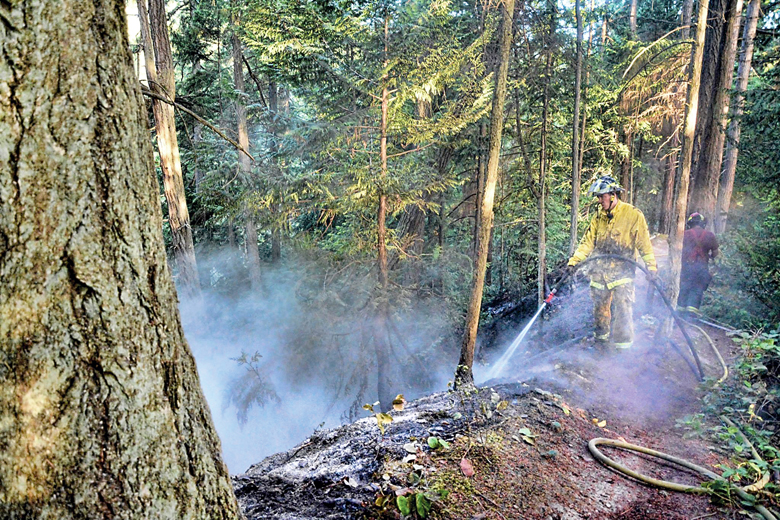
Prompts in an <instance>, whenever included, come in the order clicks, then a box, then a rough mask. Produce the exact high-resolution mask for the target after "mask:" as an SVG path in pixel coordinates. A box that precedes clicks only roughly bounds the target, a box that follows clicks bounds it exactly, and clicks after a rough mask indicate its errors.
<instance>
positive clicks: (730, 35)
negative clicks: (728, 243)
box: [689, 0, 742, 227]
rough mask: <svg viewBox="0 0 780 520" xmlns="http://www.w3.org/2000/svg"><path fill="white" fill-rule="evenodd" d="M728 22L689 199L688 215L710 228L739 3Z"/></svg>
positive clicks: (734, 3)
mask: <svg viewBox="0 0 780 520" xmlns="http://www.w3.org/2000/svg"><path fill="white" fill-rule="evenodd" d="M729 4H730V5H729V13H728V21H727V23H726V28H725V31H724V37H723V47H722V52H721V54H720V61H721V66H720V68H719V70H718V77H717V81H716V83H715V87H714V88H715V95H714V101H713V108H712V116H711V117H712V122H711V124H710V125H709V139H707V141H705V142H703V143H702V152H701V153H702V156H701V158H700V159H699V169H698V171H697V172H696V175H695V177H694V178H695V179H696V181H695V183H694V186H693V193H692V195H691V207H690V208H689V210H691V211H699V212H701V213H703V214H704V215H707V216H708V217H709V219H708V220H709V223H710V227H711V226H712V225H714V220H715V219H714V218H713V217H714V213H715V206H716V204H717V199H718V184H719V182H720V172H721V165H722V161H723V144H724V140H725V137H726V115H727V113H728V110H729V96H730V93H731V86H732V81H733V77H734V60H735V57H736V53H737V41H738V37H739V23H740V18H741V16H742V0H732V1H731V2H729Z"/></svg>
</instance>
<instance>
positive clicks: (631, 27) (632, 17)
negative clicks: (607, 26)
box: [628, 0, 638, 38]
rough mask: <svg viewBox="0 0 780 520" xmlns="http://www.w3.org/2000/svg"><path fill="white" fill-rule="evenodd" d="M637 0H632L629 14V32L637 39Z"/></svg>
mask: <svg viewBox="0 0 780 520" xmlns="http://www.w3.org/2000/svg"><path fill="white" fill-rule="evenodd" d="M637 4H638V1H637V0H631V5H630V7H629V13H628V30H629V31H631V37H632V38H636V12H637V7H638V5H637Z"/></svg>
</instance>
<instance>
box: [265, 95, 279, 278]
mask: <svg viewBox="0 0 780 520" xmlns="http://www.w3.org/2000/svg"><path fill="white" fill-rule="evenodd" d="M268 111H269V113H270V115H271V118H270V123H269V124H270V130H271V143H270V152H271V164H270V168H271V171H272V177H274V178H275V179H276V180H279V177H280V175H279V173H280V172H279V163H278V158H277V156H278V154H279V143H278V136H277V132H278V130H277V125H278V122H277V121H278V118H279V87H278V86H277V84H276V82H275V81H269V82H268ZM275 191H276V192H277V193H281V189H280V187H279V186H277V187H276V188H275ZM275 198H276V197H275ZM271 211H272V213H273V214H274V216H276V215H278V214H279V203H278V202H275V203H273V204H271ZM281 258H282V232H281V229H280V226H279V223H278V222H274V224H273V225H272V226H271V263H274V264H276V263H278V262H279V260H281Z"/></svg>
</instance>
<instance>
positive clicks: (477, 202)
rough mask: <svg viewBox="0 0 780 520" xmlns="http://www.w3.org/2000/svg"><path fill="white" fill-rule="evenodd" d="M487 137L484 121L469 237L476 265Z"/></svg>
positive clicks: (486, 58)
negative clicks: (472, 230)
mask: <svg viewBox="0 0 780 520" xmlns="http://www.w3.org/2000/svg"><path fill="white" fill-rule="evenodd" d="M485 60H486V61H488V62H489V61H490V59H489V57H488V56H486V57H485ZM486 138H487V125H486V124H485V122H484V121H482V122H480V125H479V145H478V147H477V172H476V173H477V178H476V183H475V185H476V190H477V191H476V193H475V194H474V235H473V236H472V239H471V259H472V262H473V263H474V264H475V265H476V263H477V245H478V244H479V224H480V222H482V206H481V204H480V201H481V200H482V195H483V193H485V176H486V174H485V170H486V168H487V164H486V161H487V157H486V156H485V154H486V152H485V140H486Z"/></svg>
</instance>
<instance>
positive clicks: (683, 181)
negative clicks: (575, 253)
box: [666, 1, 708, 328]
mask: <svg viewBox="0 0 780 520" xmlns="http://www.w3.org/2000/svg"><path fill="white" fill-rule="evenodd" d="M707 12H708V3H707V2H706V1H702V2H700V4H699V15H698V17H697V23H696V36H695V41H694V44H693V50H692V56H691V67H690V73H689V76H688V93H687V96H686V100H685V126H684V127H683V142H682V150H681V151H680V162H679V168H680V174H679V176H678V177H679V180H678V186H677V190H676V191H677V198H676V199H675V204H674V222H672V226H671V233H670V234H669V283H668V284H667V286H666V288H667V293H668V296H669V300H670V301H671V303H672V306H676V305H677V296H678V295H679V293H680V270H681V268H682V243H683V234H684V233H685V220H686V200H687V198H688V184H689V181H690V176H691V160H692V159H693V137H694V134H695V132H696V114H697V111H698V107H699V88H700V86H701V74H702V58H703V56H704V36H705V31H706V29H707ZM669 326H670V325H667V328H669Z"/></svg>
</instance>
